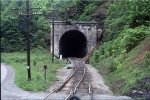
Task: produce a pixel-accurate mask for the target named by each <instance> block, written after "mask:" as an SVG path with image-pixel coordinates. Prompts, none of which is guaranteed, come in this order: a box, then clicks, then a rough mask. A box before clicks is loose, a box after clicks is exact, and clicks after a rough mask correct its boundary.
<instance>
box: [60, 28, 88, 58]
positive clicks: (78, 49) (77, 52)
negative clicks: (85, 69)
mask: <svg viewBox="0 0 150 100" xmlns="http://www.w3.org/2000/svg"><path fill="white" fill-rule="evenodd" d="M59 53H60V55H62V58H69V57H77V58H83V57H84V56H85V55H86V53H87V39H86V36H85V35H84V34H83V33H82V32H80V31H78V30H69V31H67V32H65V33H64V34H63V35H62V37H61V38H60V41H59Z"/></svg>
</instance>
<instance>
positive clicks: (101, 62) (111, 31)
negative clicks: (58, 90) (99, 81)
mask: <svg viewBox="0 0 150 100" xmlns="http://www.w3.org/2000/svg"><path fill="white" fill-rule="evenodd" d="M149 4H150V1H148V0H141V1H137V0H132V1H129V0H124V1H120V2H117V0H115V1H114V2H113V3H112V4H111V5H110V6H109V9H108V11H107V18H106V20H105V29H106V33H107V36H106V38H105V42H104V43H102V44H101V46H100V47H99V49H97V50H95V52H94V54H93V56H92V58H91V60H90V62H91V63H92V64H94V65H95V67H96V68H97V69H98V70H99V72H100V73H101V74H102V75H103V76H104V78H105V79H106V82H107V84H108V85H109V86H110V87H111V89H112V91H114V93H116V94H123V95H129V96H132V97H135V98H149V97H150V95H149V94H150V88H149V87H150V41H149V40H150V16H149V15H150V7H149V6H148V5H149Z"/></svg>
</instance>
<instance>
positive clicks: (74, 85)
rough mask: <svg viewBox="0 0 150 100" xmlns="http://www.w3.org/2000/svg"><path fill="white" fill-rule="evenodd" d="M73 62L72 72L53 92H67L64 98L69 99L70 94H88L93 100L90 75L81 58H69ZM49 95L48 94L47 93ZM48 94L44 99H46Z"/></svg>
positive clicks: (78, 95)
mask: <svg viewBox="0 0 150 100" xmlns="http://www.w3.org/2000/svg"><path fill="white" fill-rule="evenodd" d="M69 61H70V62H71V64H73V66H74V67H73V69H74V72H73V73H72V74H71V75H70V76H69V77H68V78H67V79H66V80H65V81H64V82H63V83H62V84H61V85H60V86H59V87H58V88H56V89H55V90H54V91H53V93H54V92H55V93H57V92H66V93H67V92H68V93H69V94H68V96H67V97H66V98H65V100H69V99H70V98H71V97H72V96H77V97H80V96H83V95H90V97H91V100H93V89H92V76H91V74H90V73H89V71H88V69H87V68H86V66H85V64H84V62H83V60H82V59H78V58H69ZM48 96H49V95H48ZM48 96H47V97H46V98H45V99H44V100H46V99H47V98H48Z"/></svg>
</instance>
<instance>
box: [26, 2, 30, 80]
mask: <svg viewBox="0 0 150 100" xmlns="http://www.w3.org/2000/svg"><path fill="white" fill-rule="evenodd" d="M29 13H30V8H29V0H26V33H25V34H26V35H25V37H26V49H27V72H28V80H29V81H31V68H30V36H29V18H30V16H29Z"/></svg>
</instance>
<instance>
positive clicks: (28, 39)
mask: <svg viewBox="0 0 150 100" xmlns="http://www.w3.org/2000/svg"><path fill="white" fill-rule="evenodd" d="M25 3H26V9H25V11H24V12H20V11H19V15H23V16H25V22H26V24H25V25H26V28H25V40H26V52H27V77H28V79H27V80H28V81H31V66H30V34H29V22H30V16H31V15H41V14H42V13H41V12H38V13H37V12H33V13H32V14H31V11H30V4H29V0H26V1H25ZM33 9H40V8H33ZM14 10H20V9H14Z"/></svg>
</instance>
